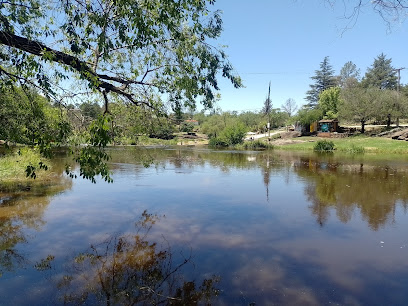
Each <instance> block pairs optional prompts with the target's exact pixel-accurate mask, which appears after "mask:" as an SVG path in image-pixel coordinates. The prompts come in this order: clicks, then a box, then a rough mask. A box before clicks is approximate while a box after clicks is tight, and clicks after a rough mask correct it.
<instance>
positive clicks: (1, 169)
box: [0, 148, 50, 189]
mask: <svg viewBox="0 0 408 306" xmlns="http://www.w3.org/2000/svg"><path fill="white" fill-rule="evenodd" d="M39 162H43V163H45V164H47V166H49V161H48V160H46V159H44V158H42V157H41V156H40V153H39V152H38V151H37V150H32V149H29V148H20V149H18V150H16V152H13V153H10V154H7V155H5V156H3V157H0V187H1V188H2V189H9V188H11V186H13V185H18V186H20V187H21V186H28V185H30V184H31V183H32V181H33V179H30V178H27V177H26V172H25V170H26V168H27V166H29V165H31V166H34V167H36V170H35V172H36V174H37V178H36V181H37V182H38V181H43V180H48V179H50V177H49V173H50V171H49V169H48V171H45V170H40V169H39Z"/></svg>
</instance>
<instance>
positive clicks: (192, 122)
mask: <svg viewBox="0 0 408 306" xmlns="http://www.w3.org/2000/svg"><path fill="white" fill-rule="evenodd" d="M184 123H189V124H192V125H194V126H197V125H198V121H197V120H194V119H188V120H184Z"/></svg>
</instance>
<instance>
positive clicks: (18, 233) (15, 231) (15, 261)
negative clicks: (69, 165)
mask: <svg viewBox="0 0 408 306" xmlns="http://www.w3.org/2000/svg"><path fill="white" fill-rule="evenodd" d="M55 178H56V179H55V180H54V182H52V184H51V183H48V184H47V186H44V185H41V186H40V185H39V184H36V183H35V182H34V183H33V185H32V187H31V189H30V190H24V191H22V190H19V191H15V192H5V191H0V277H1V276H2V275H3V274H4V273H5V272H12V271H14V270H15V269H17V268H21V267H24V266H25V265H26V264H27V263H28V262H29V261H28V260H27V259H26V258H25V256H24V254H22V253H21V252H19V250H18V248H17V246H18V245H19V244H23V243H28V241H29V237H28V236H27V234H26V230H27V229H32V230H35V231H39V230H40V229H41V228H42V227H43V226H44V224H45V223H46V221H44V220H43V215H44V212H45V211H46V209H47V207H48V205H49V203H50V200H51V197H52V196H55V195H56V194H58V193H60V192H62V191H64V190H67V189H69V188H71V186H72V182H71V180H68V179H65V178H63V177H62V176H56V177H55Z"/></svg>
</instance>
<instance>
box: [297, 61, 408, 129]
mask: <svg viewBox="0 0 408 306" xmlns="http://www.w3.org/2000/svg"><path fill="white" fill-rule="evenodd" d="M400 70H401V69H400V68H395V67H393V66H392V60H391V58H387V56H386V55H385V54H383V53H382V54H380V55H378V56H377V57H376V58H375V59H374V62H373V64H372V65H371V66H370V67H368V68H367V71H366V73H365V75H364V76H363V77H361V76H360V69H358V68H357V66H356V65H355V64H354V63H353V62H351V61H349V62H347V63H345V64H344V66H343V67H342V68H341V70H340V74H339V75H335V74H334V70H333V68H332V66H331V64H330V62H329V57H328V56H326V57H325V58H324V59H323V61H322V62H321V63H320V69H318V70H316V71H315V74H314V76H312V77H311V79H312V80H313V81H314V82H313V83H312V84H311V85H310V90H308V91H307V93H306V101H307V102H308V103H307V104H306V105H305V106H303V107H302V108H301V109H300V110H299V113H298V119H299V121H300V122H301V123H303V124H309V123H311V122H313V121H316V120H319V119H322V118H324V119H334V118H339V119H342V120H344V121H348V122H359V123H360V124H361V132H362V133H364V131H365V125H366V123H367V122H369V121H372V122H376V123H381V124H386V125H387V127H390V125H391V124H392V122H394V123H395V124H396V125H399V120H400V119H402V118H407V117H408V84H407V85H402V84H401V81H400V78H399V75H400Z"/></svg>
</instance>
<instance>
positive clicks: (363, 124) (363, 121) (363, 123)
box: [360, 120, 365, 134]
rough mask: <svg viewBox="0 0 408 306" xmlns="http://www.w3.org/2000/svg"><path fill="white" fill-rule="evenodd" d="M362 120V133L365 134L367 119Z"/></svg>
mask: <svg viewBox="0 0 408 306" xmlns="http://www.w3.org/2000/svg"><path fill="white" fill-rule="evenodd" d="M360 122H361V134H364V132H365V129H364V128H365V120H362V121H360Z"/></svg>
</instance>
